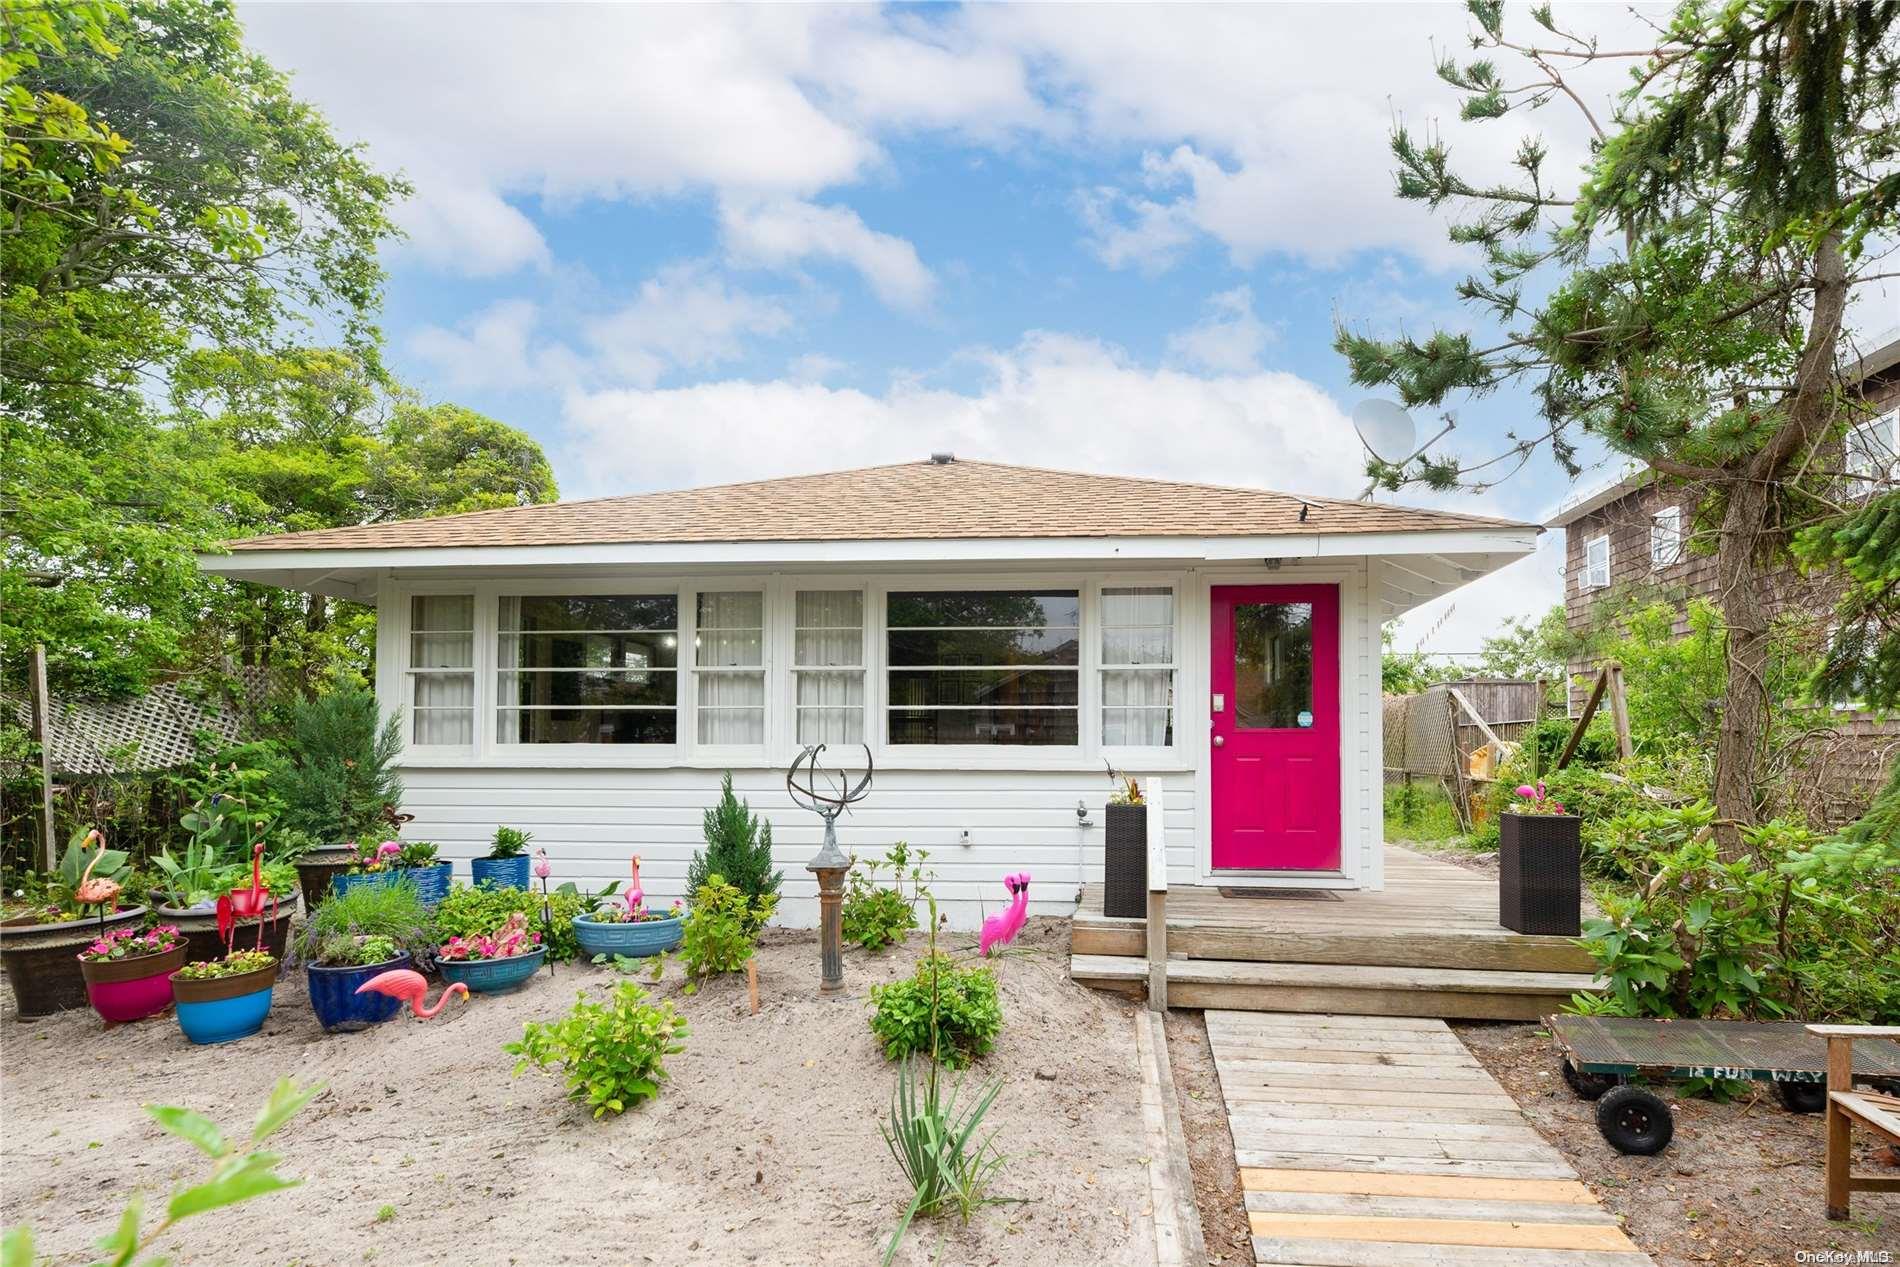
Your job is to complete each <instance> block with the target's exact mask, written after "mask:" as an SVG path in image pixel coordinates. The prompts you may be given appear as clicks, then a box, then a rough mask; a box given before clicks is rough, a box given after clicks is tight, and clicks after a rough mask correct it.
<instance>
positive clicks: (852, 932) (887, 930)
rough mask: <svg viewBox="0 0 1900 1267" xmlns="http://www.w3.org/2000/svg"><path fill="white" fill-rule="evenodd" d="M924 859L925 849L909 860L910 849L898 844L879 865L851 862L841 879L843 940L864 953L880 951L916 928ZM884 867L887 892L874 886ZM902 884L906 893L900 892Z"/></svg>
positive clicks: (926, 856)
mask: <svg viewBox="0 0 1900 1267" xmlns="http://www.w3.org/2000/svg"><path fill="white" fill-rule="evenodd" d="M928 857H930V852H929V851H928V850H925V849H919V850H916V851H915V855H914V856H913V853H912V850H911V847H910V846H909V845H908V844H906V843H905V842H904V841H901V840H900V841H898V842H897V843H896V844H894V845H892V846H891V848H890V851H889V852H888V853H886V854H885V855H884V860H883V861H882V862H873V861H866V862H858V861H857V860H856V859H855V858H854V859H853V860H852V867H851V871H850V873H849V874H847V875H846V876H845V891H844V907H843V910H842V911H841V912H840V915H841V918H842V920H843V924H844V939H845V940H846V941H848V942H850V943H852V944H853V945H857V946H862V947H864V948H865V949H866V950H882V949H883V948H884V947H886V946H890V945H895V944H896V943H897V942H900V941H902V940H904V937H905V935H906V934H908V933H909V932H910V931H911V930H912V929H913V928H915V927H917V903H918V902H919V901H920V900H921V899H922V898H923V896H924V894H925V893H926V892H927V890H926V889H925V888H924V875H925V872H924V860H925V859H926V858H928ZM885 867H888V868H890V871H891V887H890V888H884V887H883V886H881V885H879V884H878V882H877V873H878V872H879V871H880V870H882V869H884V868H885ZM906 881H908V882H909V884H910V891H909V893H906V892H905V891H904V885H905V882H906Z"/></svg>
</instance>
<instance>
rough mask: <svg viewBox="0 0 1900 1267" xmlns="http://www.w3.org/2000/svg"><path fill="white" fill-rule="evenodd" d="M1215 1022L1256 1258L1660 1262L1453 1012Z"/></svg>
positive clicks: (1322, 1264)
mask: <svg viewBox="0 0 1900 1267" xmlns="http://www.w3.org/2000/svg"><path fill="white" fill-rule="evenodd" d="M1169 988H1170V989H1172V988H1173V987H1172V985H1171V986H1170V987H1169ZM1207 1033H1208V1038H1209V1040H1210V1042H1211V1044H1212V1046H1213V1051H1214V1065H1215V1069H1216V1070H1217V1072H1218V1073H1219V1075H1220V1083H1221V1093H1222V1096H1223V1098H1224V1099H1225V1101H1226V1109H1227V1120H1228V1124H1229V1126H1230V1128H1231V1129H1232V1131H1233V1137H1234V1153H1235V1160H1236V1161H1237V1162H1238V1163H1239V1166H1240V1178H1241V1187H1242V1190H1243V1191H1244V1193H1245V1194H1246V1202H1247V1218H1248V1223H1249V1224H1250V1225H1251V1227H1252V1231H1253V1251H1254V1258H1255V1260H1256V1261H1258V1262H1260V1263H1262V1264H1306V1265H1307V1267H1388V1265H1390V1267H1504V1265H1505V1264H1509V1265H1510V1267H1653V1265H1652V1264H1651V1260H1650V1259H1649V1256H1648V1255H1646V1254H1644V1253H1642V1252H1641V1251H1640V1250H1638V1249H1637V1248H1636V1246H1635V1244H1634V1243H1632V1242H1631V1241H1630V1239H1629V1238H1628V1237H1627V1236H1626V1235H1624V1233H1623V1229H1622V1228H1621V1227H1620V1226H1619V1225H1618V1224H1617V1221H1616V1219H1615V1218H1614V1217H1613V1216H1612V1215H1611V1214H1609V1212H1607V1211H1605V1210H1604V1209H1602V1208H1601V1207H1600V1206H1599V1205H1598V1204H1597V1202H1596V1197H1595V1196H1594V1195H1593V1194H1592V1193H1591V1192H1590V1190H1589V1189H1588V1188H1587V1187H1585V1186H1584V1185H1583V1184H1582V1183H1581V1182H1579V1181H1578V1179H1577V1175H1576V1172H1575V1171H1573V1170H1572V1169H1571V1168H1570V1165H1569V1163H1567V1162H1566V1161H1564V1159H1563V1157H1562V1156H1561V1155H1560V1154H1559V1153H1558V1152H1557V1150H1556V1149H1554V1148H1552V1147H1551V1146H1550V1145H1549V1144H1547V1143H1545V1142H1544V1140H1543V1139H1542V1138H1541V1137H1540V1136H1539V1135H1538V1134H1537V1132H1536V1131H1535V1130H1533V1129H1532V1128H1531V1126H1530V1124H1529V1123H1528V1122H1527V1121H1525V1119H1524V1116H1523V1114H1522V1113H1520V1112H1519V1111H1518V1108H1517V1105H1516V1104H1515V1103H1514V1102H1513V1101H1512V1100H1511V1098H1510V1097H1509V1096H1508V1095H1506V1094H1505V1093H1504V1090H1503V1088H1502V1087H1500V1086H1499V1085H1498V1084H1497V1082H1496V1081H1495V1080H1493V1079H1492V1077H1491V1075H1490V1074H1488V1073H1486V1072H1485V1070H1484V1068H1483V1066H1481V1065H1479V1064H1478V1062H1477V1060H1476V1059H1475V1058H1474V1057H1473V1056H1472V1055H1471V1053H1470V1052H1469V1051H1467V1050H1466V1049H1465V1046H1464V1044H1462V1043H1460V1042H1459V1041H1458V1039H1457V1036H1456V1035H1454V1034H1453V1033H1452V1032H1451V1030H1450V1028H1449V1027H1448V1026H1446V1025H1445V1023H1444V1022H1443V1021H1438V1020H1427V1019H1420V1018H1414V1017H1374V1016H1341V1015H1328V1014H1295V1013H1280V1014H1262V1013H1258V1012H1228V1011H1218V1010H1215V1011H1209V1012H1208V1013H1207Z"/></svg>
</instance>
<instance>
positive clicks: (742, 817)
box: [686, 772, 785, 931]
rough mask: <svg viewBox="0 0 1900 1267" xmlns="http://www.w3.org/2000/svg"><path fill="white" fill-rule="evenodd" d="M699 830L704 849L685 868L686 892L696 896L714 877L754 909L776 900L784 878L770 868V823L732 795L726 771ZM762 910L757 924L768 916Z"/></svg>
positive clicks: (730, 779) (730, 781)
mask: <svg viewBox="0 0 1900 1267" xmlns="http://www.w3.org/2000/svg"><path fill="white" fill-rule="evenodd" d="M703 830H704V832H705V837H706V847H705V848H704V849H702V850H698V851H696V852H694V854H693V860H692V863H691V864H690V865H689V866H688V867H687V869H686V891H687V892H688V893H698V892H699V888H700V886H701V885H703V884H705V883H706V881H707V880H708V879H709V878H711V877H712V876H715V875H718V876H721V877H723V878H724V879H725V881H726V883H727V884H730V885H732V886H733V887H734V888H736V889H738V890H739V891H740V892H741V893H743V894H745V895H746V897H747V898H749V899H751V901H752V902H753V903H754V905H755V908H756V904H757V903H758V902H759V900H760V899H762V898H771V899H773V901H774V902H776V901H777V899H778V888H779V884H780V882H781V881H783V880H784V878H785V875H784V873H783V872H781V871H774V870H773V869H772V824H770V823H768V822H766V821H765V820H764V819H763V818H760V817H758V816H757V815H755V814H753V812H752V808H751V806H750V805H748V804H747V803H746V802H745V801H742V800H740V799H739V798H738V797H737V796H735V795H733V791H732V775H731V773H730V772H728V773H727V775H726V776H725V778H724V779H723V780H721V782H720V785H719V804H718V805H716V806H714V807H713V808H712V809H709V810H707V811H706V817H705V821H704V824H703ZM765 909H766V911H767V914H766V915H765V916H762V917H761V918H760V922H761V924H762V923H763V922H764V920H765V919H766V918H769V916H770V909H771V908H770V907H767V908H765ZM754 931H757V930H756V928H755V929H754Z"/></svg>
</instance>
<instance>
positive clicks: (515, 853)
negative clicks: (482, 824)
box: [488, 827, 534, 858]
mask: <svg viewBox="0 0 1900 1267" xmlns="http://www.w3.org/2000/svg"><path fill="white" fill-rule="evenodd" d="M533 839H534V833H532V832H525V831H522V830H521V829H520V828H518V827H497V828H495V840H494V843H493V844H491V845H490V846H489V849H488V856H489V857H491V858H518V857H520V856H521V855H522V854H524V853H526V852H527V850H528V842H529V841H531V840H533Z"/></svg>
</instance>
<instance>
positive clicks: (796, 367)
mask: <svg viewBox="0 0 1900 1267" xmlns="http://www.w3.org/2000/svg"><path fill="white" fill-rule="evenodd" d="M844 368H845V363H844V362H843V361H841V360H839V359H838V358H837V357H835V356H826V355H825V354H824V353H823V352H807V353H805V354H804V355H803V356H797V357H793V358H792V362H791V364H789V365H787V366H786V367H785V372H786V374H787V375H788V376H789V377H790V378H791V379H792V380H793V381H794V382H799V383H822V382H824V381H825V380H826V379H827V378H831V377H833V376H834V375H836V374H838V373H840V372H841V371H842V370H843V369H844Z"/></svg>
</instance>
